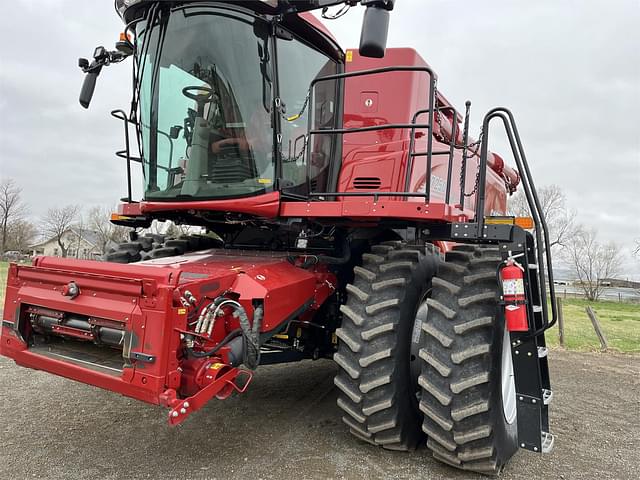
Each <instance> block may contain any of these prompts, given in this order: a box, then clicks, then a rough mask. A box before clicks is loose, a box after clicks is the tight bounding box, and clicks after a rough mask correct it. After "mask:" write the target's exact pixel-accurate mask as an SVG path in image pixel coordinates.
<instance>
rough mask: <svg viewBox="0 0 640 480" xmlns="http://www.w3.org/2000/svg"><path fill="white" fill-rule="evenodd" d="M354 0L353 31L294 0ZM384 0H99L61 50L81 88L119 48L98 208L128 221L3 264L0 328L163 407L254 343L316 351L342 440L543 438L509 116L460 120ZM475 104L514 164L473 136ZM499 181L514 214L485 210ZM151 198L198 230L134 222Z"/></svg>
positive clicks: (201, 396)
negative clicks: (77, 249)
mask: <svg viewBox="0 0 640 480" xmlns="http://www.w3.org/2000/svg"><path fill="white" fill-rule="evenodd" d="M358 3H361V4H362V5H364V6H365V7H366V11H365V17H364V24H363V32H362V41H361V45H360V48H359V49H358V50H347V51H346V52H345V51H343V50H342V49H341V48H340V47H339V46H338V44H337V43H336V42H335V40H334V39H333V37H331V35H330V34H329V33H328V31H327V30H326V29H325V28H324V26H323V25H322V24H321V23H320V22H319V21H318V20H317V19H316V18H315V17H314V16H312V15H311V14H310V13H308V12H309V11H310V10H313V9H316V8H323V7H329V6H332V5H338V4H345V5H343V6H344V7H345V8H346V7H348V6H356V4H358ZM393 6H394V1H393V0H362V1H361V2H357V1H350V2H341V1H334V0H313V1H312V0H309V1H297V2H286V1H276V0H270V1H246V2H209V1H163V2H159V1H147V0H137V1H136V0H127V1H125V0H118V1H117V2H116V7H117V10H118V12H119V14H120V15H121V17H122V18H123V20H124V22H125V24H126V29H125V33H124V34H123V35H122V37H121V40H120V42H118V44H117V49H116V50H114V51H107V50H106V49H104V48H103V47H98V48H97V49H96V50H95V53H94V58H93V60H92V61H91V62H89V61H88V60H85V59H81V60H80V66H81V68H82V69H83V71H84V72H86V74H87V76H86V80H85V84H84V86H83V89H82V92H81V95H80V103H81V104H82V105H83V106H85V107H88V106H89V103H90V100H91V96H92V95H93V90H94V87H95V83H96V79H97V76H98V74H99V73H100V72H101V70H102V69H103V68H104V67H105V66H108V65H110V64H112V63H117V62H120V61H123V60H125V59H126V58H129V57H131V61H132V62H133V77H134V100H133V104H132V109H131V111H130V112H129V113H125V112H123V111H121V110H116V111H114V112H113V115H114V116H115V117H116V118H118V119H120V120H121V121H122V122H123V123H124V125H125V148H124V149H123V150H122V151H121V152H118V155H119V156H120V157H123V158H124V159H125V160H126V164H127V172H128V178H127V181H128V194H127V196H126V197H125V198H124V199H123V203H122V205H121V207H120V210H119V212H118V213H117V214H114V216H113V217H112V221H113V222H114V223H116V224H119V225H125V226H128V227H131V229H132V230H131V241H130V242H127V243H123V244H120V245H118V247H117V248H115V249H113V250H112V251H111V252H109V253H108V254H107V255H105V259H104V260H105V261H103V262H94V261H78V260H71V259H58V258H48V257H39V258H37V259H36V260H35V262H34V264H33V266H18V265H11V267H10V269H9V274H8V284H7V295H6V300H5V308H4V317H3V321H2V332H1V333H2V342H1V344H0V345H1V346H0V352H1V353H2V354H3V355H5V356H8V357H10V358H13V359H14V360H15V361H16V363H18V364H20V365H23V366H27V367H30V368H34V369H39V370H44V371H48V372H51V373H54V374H56V375H61V376H65V377H68V378H70V379H73V380H77V381H80V382H84V383H89V384H92V385H95V386H98V387H101V388H105V389H108V390H112V391H114V392H119V393H121V394H123V395H127V396H129V397H132V398H136V399H139V400H142V401H145V402H149V403H153V404H161V405H164V406H166V407H167V408H168V409H169V416H168V418H169V423H170V424H172V425H175V424H178V423H180V422H183V421H185V420H186V419H187V418H188V417H189V415H190V414H192V413H193V412H195V411H196V410H198V409H199V408H200V407H202V406H203V405H204V404H205V403H206V402H207V401H209V400H211V399H212V398H214V397H216V398H218V399H224V398H226V397H228V396H229V395H231V394H233V393H234V392H237V393H242V392H244V391H245V390H246V389H247V388H249V386H250V382H251V379H252V376H253V372H254V370H255V369H256V368H257V367H258V366H259V365H264V364H273V363H286V362H295V361H299V360H303V359H313V360H317V359H322V358H332V359H333V360H334V361H335V362H336V363H337V365H338V366H339V371H338V374H337V376H336V377H335V385H336V387H337V388H338V390H339V396H338V408H339V411H340V412H341V414H342V418H343V420H344V423H345V424H346V426H347V428H349V430H350V431H351V433H352V434H353V435H354V436H355V437H357V438H358V439H360V440H362V441H365V442H368V443H372V444H374V445H379V446H381V447H383V448H387V449H392V450H413V449H415V448H416V447H417V446H418V445H421V444H422V443H424V442H426V447H427V448H428V449H429V450H430V451H431V452H432V454H433V456H434V457H435V458H437V459H438V460H440V461H443V462H445V463H448V464H450V465H452V466H454V467H457V468H461V469H466V470H473V471H478V472H483V473H489V474H495V473H497V472H499V471H500V470H501V469H502V468H503V466H504V465H505V464H506V462H507V461H508V460H509V458H510V457H511V456H512V455H513V454H514V453H515V452H516V450H517V449H518V448H519V447H522V448H525V449H528V450H531V451H534V452H546V451H549V450H550V449H551V447H552V445H553V436H552V435H551V434H550V433H549V424H548V404H549V402H550V401H551V398H552V392H551V388H550V384H549V375H548V368H547V350H546V347H545V340H544V332H545V330H547V329H548V328H550V327H551V326H552V325H553V323H554V322H555V314H556V313H555V302H554V301H553V300H554V290H553V273H552V270H551V255H550V251H549V241H548V236H547V227H546V224H545V220H544V217H543V215H542V213H541V209H540V205H539V202H538V199H537V195H536V192H535V187H534V184H533V181H532V178H531V174H530V171H529V167H528V164H527V159H526V157H525V153H524V150H523V147H522V142H521V140H520V136H519V134H518V131H517V129H516V125H515V122H514V119H513V116H512V115H511V113H510V112H509V111H508V110H506V109H504V108H496V109H494V110H491V111H490V112H489V113H488V114H487V115H486V116H485V117H484V121H483V127H482V133H481V135H480V136H479V138H478V140H474V139H472V138H470V135H469V115H470V104H469V103H468V104H467V107H466V110H465V111H464V112H458V111H457V110H456V108H455V107H454V106H453V105H451V104H450V103H449V102H448V101H447V99H446V98H445V97H444V96H443V95H442V94H441V92H439V91H438V90H437V88H436V87H437V77H436V74H435V73H434V71H433V70H432V69H431V67H430V66H429V65H428V64H427V63H426V62H425V61H424V60H423V59H422V58H421V57H420V56H419V55H418V54H417V53H416V52H415V51H414V50H412V49H386V45H385V43H386V34H387V26H388V21H389V12H390V11H391V10H392V9H393ZM495 120H498V121H499V122H500V123H501V125H502V126H503V127H504V130H505V131H506V134H507V137H508V139H509V142H510V145H511V147H512V153H513V158H514V162H515V166H514V168H512V167H510V166H508V165H506V164H505V162H504V160H503V159H502V158H501V157H500V156H499V155H498V154H496V153H492V152H490V151H489V140H490V137H491V135H490V128H492V127H493V126H494V123H495ZM129 127H134V128H135V130H136V132H137V135H136V139H135V144H136V146H137V150H138V154H137V156H134V155H133V154H132V151H133V148H134V145H132V144H131V143H132V142H130V139H129V137H128V131H129ZM136 162H138V163H140V166H141V168H142V171H143V174H144V192H145V193H144V198H143V199H142V200H140V201H134V200H133V199H132V197H131V169H132V163H136ZM517 188H523V189H524V191H525V194H526V197H527V199H528V201H529V205H530V208H531V212H532V218H529V219H522V218H513V217H508V216H506V211H507V208H506V207H507V199H508V197H509V195H511V194H512V193H513V192H514V191H515V190H516V189H517ZM153 220H172V221H173V222H176V223H178V224H185V225H197V226H201V227H204V228H206V230H207V231H208V233H207V234H206V235H188V236H182V237H178V238H167V237H165V236H163V235H151V234H144V233H143V231H144V229H145V228H146V227H148V226H149V225H150V223H151V222H152V221H153ZM547 278H548V280H549V285H548V286H547V285H546V281H547ZM547 287H548V288H549V289H550V294H549V293H548V292H547ZM549 297H550V298H549ZM548 298H549V300H550V302H549V303H550V305H551V314H549V313H548V312H547V308H546V305H547V300H548ZM34 394H35V392H34Z"/></svg>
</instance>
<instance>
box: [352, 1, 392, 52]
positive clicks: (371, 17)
mask: <svg viewBox="0 0 640 480" xmlns="http://www.w3.org/2000/svg"><path fill="white" fill-rule="evenodd" d="M391 8H393V4H391ZM388 33H389V8H387V7H386V6H384V4H372V5H367V9H366V10H365V12H364V19H363V21H362V34H361V35H360V55H362V56H363V57H371V58H383V57H384V54H385V51H386V49H387V35H388Z"/></svg>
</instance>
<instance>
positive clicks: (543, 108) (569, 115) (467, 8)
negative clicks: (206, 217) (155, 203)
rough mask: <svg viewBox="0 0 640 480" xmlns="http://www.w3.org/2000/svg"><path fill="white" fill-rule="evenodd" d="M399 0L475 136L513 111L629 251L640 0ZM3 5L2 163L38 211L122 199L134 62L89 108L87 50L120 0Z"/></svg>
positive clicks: (397, 19)
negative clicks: (81, 60) (467, 106)
mask: <svg viewBox="0 0 640 480" xmlns="http://www.w3.org/2000/svg"><path fill="white" fill-rule="evenodd" d="M396 4H397V5H396V10H395V12H394V13H393V14H392V17H391V30H390V33H389V46H391V47H414V48H416V49H417V50H418V51H419V52H420V54H422V56H423V57H424V58H425V59H426V60H427V61H428V62H429V63H430V65H431V66H432V67H433V68H434V69H435V70H436V71H437V72H438V75H439V88H440V89H441V90H442V91H443V92H444V94H445V96H447V98H448V99H449V100H450V101H451V102H453V103H454V104H455V105H457V106H458V107H459V108H463V106H464V101H465V100H467V99H470V100H472V102H473V107H472V111H473V116H472V130H473V131H474V132H476V134H477V131H478V126H479V125H478V124H479V123H480V121H481V118H482V115H483V113H484V112H486V111H487V110H488V109H489V108H491V107H493V106H496V105H502V106H507V107H509V108H510V109H512V111H513V112H514V114H515V115H516V119H517V121H518V125H519V128H520V132H521V134H522V137H523V141H524V144H525V148H526V150H527V153H528V157H529V161H530V163H531V167H532V171H533V176H534V179H535V180H536V182H537V184H538V185H548V184H552V183H555V184H558V185H560V186H562V188H563V189H564V191H565V193H566V195H567V198H568V202H569V205H570V207H572V208H575V209H576V210H577V211H578V216H579V221H580V222H582V223H584V224H586V225H590V226H593V227H596V228H598V230H599V232H600V236H601V237H602V239H606V240H613V241H616V242H618V243H619V244H621V245H624V246H625V248H626V249H627V250H628V248H629V247H630V246H631V244H632V240H633V239H634V238H639V237H640V221H639V220H638V219H637V214H638V211H639V210H640V200H639V195H640V192H639V190H640V188H639V187H640V133H639V125H640V121H639V120H638V116H639V115H640V31H639V27H638V25H640V0H606V1H605V0H601V1H589V0H580V1H578V0H576V1H569V0H563V1H558V0H536V1H531V0H519V1H516V0H514V1H506V0H501V1H499V0H484V1H453V0H397V2H396ZM2 7H3V8H2V16H1V17H0V27H1V29H2V32H3V38H4V40H3V41H2V42H1V43H0V146H1V148H0V174H1V175H2V177H5V176H8V177H12V178H14V179H15V180H16V181H17V182H18V183H19V184H20V186H21V187H22V188H23V194H24V199H25V200H26V202H27V203H29V205H30V207H31V212H32V214H33V215H34V216H38V215H41V214H42V213H44V212H45V211H46V209H47V208H49V207H50V206H52V205H61V204H66V203H83V204H89V205H93V204H115V203H117V201H118V199H119V198H120V197H122V196H124V194H125V193H126V184H125V164H124V161H122V160H120V159H118V158H116V157H114V155H113V152H114V151H115V150H118V149H120V148H121V147H122V145H123V140H122V125H121V124H120V123H118V122H117V121H116V120H114V119H112V118H111V117H110V116H109V111H111V110H112V109H114V108H123V109H125V110H128V104H129V101H130V61H127V62H126V63H123V64H120V65H116V66H111V67H109V68H108V69H105V70H103V73H102V75H101V76H100V78H99V80H98V85H97V88H96V94H95V96H94V99H93V103H92V105H91V107H90V109H89V110H88V111H85V110H84V109H82V108H81V107H80V105H79V104H78V101H77V98H78V92H79V90H80V86H81V84H82V80H83V78H82V77H83V75H82V73H81V71H80V70H79V69H78V67H77V58H78V57H80V56H84V57H87V56H90V55H91V53H92V52H93V49H94V47H95V46H96V45H105V46H107V47H109V48H112V46H113V44H114V42H115V41H116V40H117V37H118V34H119V32H120V31H121V29H122V25H121V22H120V20H119V18H118V17H117V15H116V14H115V12H114V10H113V1H111V0H101V1H98V0H92V1H90V2H89V1H78V0H74V1H71V0H12V1H10V2H3V6H2ZM361 15H362V9H361V8H357V9H356V8H354V9H352V11H351V12H349V13H348V14H347V15H346V16H345V17H343V18H342V19H340V20H336V21H331V22H328V26H329V28H330V29H331V30H332V31H333V32H334V33H335V35H336V37H337V38H338V40H339V41H340V43H341V44H342V45H343V47H345V48H348V47H356V46H357V43H358V38H359V32H360V22H361ZM503 146H504V144H503V143H502V142H501V140H500V139H499V138H496V143H495V144H494V145H492V148H493V149H494V150H496V151H498V152H503V153H504V154H505V155H504V157H505V159H508V158H509V157H508V155H506V153H507V150H506V149H505V148H503ZM140 183H141V181H140V182H136V187H138V185H139V184H140ZM137 190H138V192H139V191H140V188H138V189H137ZM627 270H628V271H629V272H630V273H632V272H634V271H635V272H640V264H638V263H635V264H632V265H629V266H628V269H627Z"/></svg>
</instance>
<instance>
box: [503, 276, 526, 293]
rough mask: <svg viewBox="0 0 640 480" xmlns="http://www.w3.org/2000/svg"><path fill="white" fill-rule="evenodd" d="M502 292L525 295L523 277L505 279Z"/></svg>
mask: <svg viewBox="0 0 640 480" xmlns="http://www.w3.org/2000/svg"><path fill="white" fill-rule="evenodd" d="M502 293H503V294H504V295H524V282H523V281H522V279H521V278H514V279H510V280H503V281H502Z"/></svg>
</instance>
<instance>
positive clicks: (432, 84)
mask: <svg viewBox="0 0 640 480" xmlns="http://www.w3.org/2000/svg"><path fill="white" fill-rule="evenodd" d="M393 72H423V73H425V74H427V75H428V77H429V95H428V97H429V98H428V102H427V103H428V106H427V108H426V109H421V110H418V111H416V112H415V113H414V115H413V117H412V119H411V121H410V122H409V123H389V124H383V125H373V126H367V127H356V128H314V126H313V125H312V122H313V117H312V120H311V121H310V122H309V129H308V141H307V151H306V165H307V171H306V177H307V185H309V186H310V185H311V182H310V165H311V163H310V158H311V154H312V145H313V142H312V141H311V139H312V137H313V136H314V135H346V134H354V133H362V132H374V131H383V130H390V129H408V130H410V132H411V134H410V139H409V153H408V160H407V163H406V165H407V167H406V170H405V178H404V191H400V192H380V191H363V192H338V191H334V192H313V191H311V188H310V189H309V190H310V191H309V193H308V194H307V196H308V198H310V199H326V198H332V197H336V196H339V197H373V198H374V201H377V199H378V198H379V197H400V198H405V199H409V198H416V197H417V198H423V199H424V202H425V203H427V204H428V203H429V202H430V201H431V170H432V166H433V156H434V155H448V156H449V159H448V169H447V182H446V184H447V185H446V193H445V202H446V203H449V202H450V199H451V185H452V181H453V159H454V151H455V149H456V148H457V147H461V146H460V145H457V144H456V137H457V135H458V124H457V118H458V112H457V111H456V109H455V108H453V107H450V106H444V107H438V106H437V94H436V84H437V77H436V74H435V73H434V72H433V70H431V69H430V68H429V67H417V66H396V67H383V68H376V69H370V70H359V71H355V72H346V73H338V74H334V75H327V76H324V77H319V78H316V79H314V80H313V81H312V82H311V85H310V94H309V95H310V98H309V104H310V105H314V95H315V87H316V86H317V85H318V84H319V83H321V82H328V81H337V80H343V79H348V78H354V77H362V76H369V75H380V74H387V73H393ZM445 111H450V112H452V114H453V117H452V118H453V119H454V121H453V122H452V135H451V140H450V142H449V149H448V150H446V151H445V150H443V151H435V152H434V151H433V140H434V138H433V131H434V125H433V122H434V116H435V115H439V114H441V113H443V112H445ZM467 114H468V112H467ZM422 115H428V116H429V117H428V121H427V122H426V123H418V119H419V117H420V116H422ZM465 124H467V125H468V119H467V120H465ZM419 129H425V130H428V131H429V134H428V135H427V149H426V151H424V152H416V151H415V148H416V131H417V130H419ZM416 157H426V162H427V165H426V179H425V191H424V192H415V191H411V174H412V170H413V164H414V159H415V158H416ZM462 169H463V172H462V175H461V177H462V178H464V177H465V175H466V163H465V164H463V165H462ZM479 188H480V189H482V190H484V185H481V186H480V187H479ZM461 197H462V201H461V203H460V205H459V207H460V209H461V210H462V208H463V204H464V192H462V195H461Z"/></svg>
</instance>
